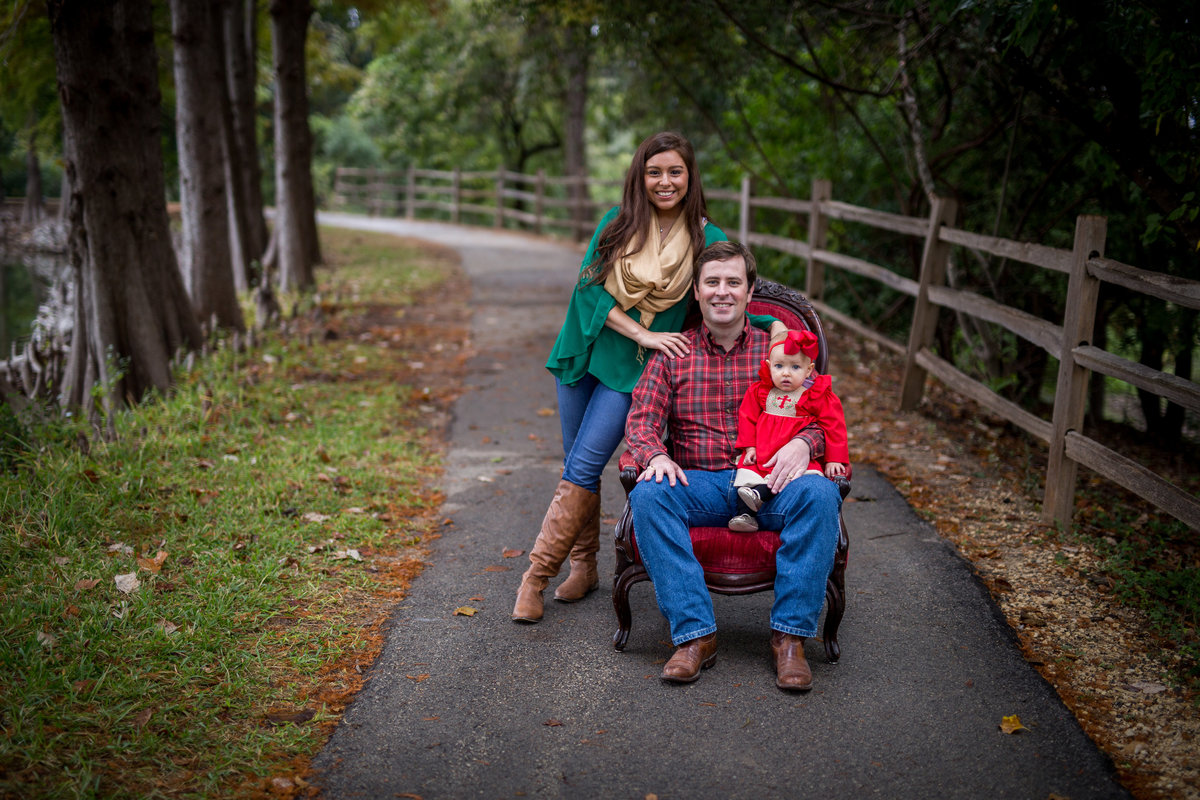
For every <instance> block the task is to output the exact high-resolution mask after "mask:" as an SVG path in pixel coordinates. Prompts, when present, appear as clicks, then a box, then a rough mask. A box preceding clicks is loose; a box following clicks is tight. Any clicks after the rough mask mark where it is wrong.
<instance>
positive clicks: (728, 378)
mask: <svg viewBox="0 0 1200 800" xmlns="http://www.w3.org/2000/svg"><path fill="white" fill-rule="evenodd" d="M756 274H757V271H756V268H755V263H754V256H753V255H752V254H751V253H750V251H749V250H748V249H747V248H746V247H745V246H744V245H741V244H739V243H736V242H718V243H717V244H714V245H712V246H711V247H708V248H707V249H705V250H704V252H703V253H701V254H700V258H699V260H698V262H697V266H696V274H695V278H694V285H693V293H694V295H695V298H696V301H697V303H698V304H699V307H700V314H701V317H702V319H703V323H702V324H701V325H700V326H699V327H698V328H695V329H693V330H690V331H687V336H688V345H689V348H690V350H689V352H688V354H687V355H686V356H682V357H679V358H670V357H667V356H665V355H664V354H662V353H656V354H655V356H654V358H653V359H652V360H651V361H650V363H649V364H648V365H647V366H646V370H645V372H644V373H643V375H642V377H641V380H639V381H638V384H637V386H636V388H634V390H633V405H632V407H631V408H630V411H629V418H628V420H627V422H626V426H625V438H626V440H627V442H628V444H629V450H630V453H631V454H632V455H633V457H634V459H635V460H636V461H637V463H638V464H640V465H645V470H644V471H643V472H642V473H641V475H640V476H639V482H638V485H637V486H636V487H635V488H634V490H633V491H632V492H631V493H630V496H629V503H630V506H631V509H632V511H633V525H634V530H636V531H637V543H638V551H639V552H640V553H641V557H642V562H643V563H644V564H645V566H646V571H647V572H648V573H649V575H650V580H651V581H653V582H654V593H655V596H656V597H657V599H658V606H659V608H660V609H661V610H662V612H663V615H664V616H665V617H666V618H667V622H668V623H669V624H670V626H671V641H672V643H673V644H674V645H675V646H676V650H675V654H674V655H673V656H672V657H671V659H670V660H669V661H667V663H666V665H665V666H664V667H663V671H662V676H661V677H662V679H663V680H666V681H671V682H675V683H690V682H692V681H694V680H696V678H698V677H699V675H700V670H701V669H705V668H707V667H710V666H712V665H713V663H714V662H715V661H716V650H717V640H716V630H717V625H716V619H715V617H714V615H713V606H712V598H711V597H709V594H708V589H707V588H706V587H705V585H704V571H703V569H702V568H701V566H700V564H699V562H697V561H696V557H695V555H693V553H692V545H691V539H690V538H689V535H688V527H689V526H690V525H700V526H722V527H723V526H724V525H725V524H726V523H727V522H728V521H729V518H730V517H731V516H733V514H734V513H735V510H736V502H737V492H736V489H735V487H734V485H733V477H734V468H733V467H734V459H735V456H736V452H735V450H734V440H735V438H736V435H737V422H738V407H739V405H740V404H741V401H742V396H743V395H744V394H745V392H746V389H747V388H748V387H749V386H750V384H751V383H752V382H753V381H754V380H755V379H756V376H757V372H758V367H759V364H761V363H762V361H763V359H764V358H766V355H767V350H768V344H769V337H768V335H767V334H766V333H765V332H763V331H761V330H758V329H756V328H754V327H753V326H751V325H750V324H749V321H748V318H747V316H746V307H747V306H748V305H749V303H750V298H751V295H752V293H753V288H754V280H755V276H756ZM824 445H825V438H824V435H823V434H822V433H821V430H820V428H818V427H816V426H809V427H807V428H805V429H804V430H802V431H801V432H800V434H798V435H797V436H796V438H794V439H793V440H792V441H790V442H788V443H787V444H785V445H784V446H783V447H782V448H780V449H779V451H778V452H777V453H776V455H775V457H774V458H773V459H771V460H770V461H768V462H766V464H765V466H766V467H767V468H769V469H770V470H771V472H770V474H768V476H767V478H766V482H767V485H768V486H769V487H770V489H771V490H772V491H773V492H775V494H776V496H775V497H773V498H772V499H771V500H769V501H767V502H766V503H764V504H763V506H762V508H761V509H760V510H759V512H758V515H759V519H760V520H761V524H762V527H763V528H764V529H767V530H778V531H780V534H781V536H780V538H781V544H780V547H779V551H778V553H777V554H776V556H775V565H776V578H775V602H774V605H773V607H772V609H771V630H772V633H771V650H772V654H773V656H774V661H775V670H776V685H777V686H778V687H779V688H781V689H785V690H796V691H807V690H808V689H811V688H812V672H811V670H810V669H809V667H808V662H807V661H806V660H805V657H804V640H805V639H806V638H811V637H813V636H816V635H817V622H818V618H819V617H820V614H821V606H822V605H823V603H824V600H825V582H826V580H827V579H828V578H829V573H830V571H831V570H832V569H833V556H834V551H835V549H836V547H837V538H838V531H839V525H838V511H839V509H840V507H841V496H840V495H839V493H838V490H837V487H836V485H835V484H834V483H833V482H832V481H830V480H829V479H827V478H825V477H824V476H821V475H805V474H804V472H805V469H806V468H807V467H808V464H809V461H810V456H811V457H820V456H821V455H822V454H823V452H824Z"/></svg>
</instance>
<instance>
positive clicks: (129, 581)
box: [113, 572, 142, 594]
mask: <svg viewBox="0 0 1200 800" xmlns="http://www.w3.org/2000/svg"><path fill="white" fill-rule="evenodd" d="M113 583H115V584H116V585H117V591H118V592H120V593H121V594H130V593H132V592H136V591H137V588H138V587H139V586H141V585H142V582H141V581H139V580H138V578H137V573H136V572H127V573H125V574H124V575H117V576H115V577H114V578H113Z"/></svg>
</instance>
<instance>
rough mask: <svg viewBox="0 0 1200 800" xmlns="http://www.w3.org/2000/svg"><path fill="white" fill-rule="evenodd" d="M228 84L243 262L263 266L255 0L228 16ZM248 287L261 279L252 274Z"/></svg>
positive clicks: (238, 2) (240, 0)
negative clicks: (256, 105)
mask: <svg viewBox="0 0 1200 800" xmlns="http://www.w3.org/2000/svg"><path fill="white" fill-rule="evenodd" d="M223 23H224V29H225V31H224V37H225V53H226V80H227V82H228V85H229V109H230V111H231V112H232V113H231V116H232V124H233V130H232V140H233V147H234V148H236V151H237V159H238V161H239V163H240V166H239V167H238V169H237V170H236V172H235V174H234V180H236V181H237V183H238V186H239V187H240V196H241V211H240V213H239V215H238V216H239V218H240V219H241V224H242V225H243V237H242V240H243V242H244V248H245V258H246V259H247V262H252V261H258V262H259V263H260V264H261V262H262V258H263V255H264V253H265V252H266V249H267V239H268V234H267V222H266V218H265V217H264V216H263V196H262V165H261V164H260V163H259V160H258V158H259V155H258V154H259V150H258V133H257V124H256V123H257V116H256V114H255V88H256V84H257V80H256V77H257V76H256V73H255V63H256V61H257V59H258V8H257V2H256V1H255V0H229V2H228V5H226V6H225V13H224V21H223ZM247 277H248V279H249V281H250V282H254V281H256V280H257V279H258V277H259V276H258V271H256V270H254V269H251V270H250V274H249V275H248V276H247Z"/></svg>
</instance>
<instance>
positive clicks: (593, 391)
mask: <svg viewBox="0 0 1200 800" xmlns="http://www.w3.org/2000/svg"><path fill="white" fill-rule="evenodd" d="M554 382H555V385H556V386H557V388H558V418H559V420H560V421H561V422H562V440H563V480H567V481H570V482H571V483H573V484H575V485H576V486H580V487H582V488H584V489H587V490H588V491H589V492H595V491H597V490H598V489H599V488H600V475H601V473H603V472H604V467H605V465H606V464H608V460H609V459H610V458H612V454H613V453H615V452H616V451H617V446H618V445H620V444H621V439H622V438H623V437H624V436H625V417H627V416H628V415H629V405H630V403H631V402H632V401H633V395H631V394H629V393H627V392H618V391H615V390H613V389H610V388H608V387H607V386H605V385H604V384H603V383H601V382H600V381H599V380H597V379H596V378H595V377H594V376H592V375H585V376H584V377H583V378H582V379H581V380H580V381H579V383H576V384H575V385H574V386H568V385H566V384H564V383H563V382H562V381H560V380H559V379H558V378H555V379H554Z"/></svg>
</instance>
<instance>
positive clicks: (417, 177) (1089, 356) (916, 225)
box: [334, 168, 1200, 530]
mask: <svg viewBox="0 0 1200 800" xmlns="http://www.w3.org/2000/svg"><path fill="white" fill-rule="evenodd" d="M572 182H575V183H576V184H577V183H578V181H577V180H573V179H566V178H549V177H546V176H545V175H543V174H541V173H539V174H537V175H532V176H531V175H522V174H520V173H514V172H509V171H505V170H499V171H496V172H473V173H467V172H458V171H454V172H444V171H435V170H419V169H409V170H407V171H402V172H391V173H389V172H382V171H374V170H356V169H348V168H342V169H339V170H338V172H337V181H336V185H335V189H334V194H335V202H337V203H339V204H341V205H343V206H349V207H357V208H360V209H363V210H366V211H369V212H371V213H375V214H389V215H399V214H401V213H403V215H404V216H406V217H409V218H413V217H414V216H415V214H416V212H417V211H420V210H432V211H435V212H438V213H439V214H440V215H441V216H442V217H443V218H446V219H448V220H449V221H451V222H457V223H468V224H469V223H471V222H474V223H475V224H480V223H481V222H482V221H484V220H486V221H487V222H490V224H492V225H494V226H495V227H504V226H505V225H506V223H508V222H515V223H519V224H520V225H522V226H524V227H525V228H527V229H529V230H532V231H534V232H537V233H541V232H544V231H546V230H548V229H559V230H565V231H566V232H567V233H568V235H570V236H572V237H573V238H576V239H582V238H584V237H586V236H588V235H589V234H590V233H591V231H592V229H593V227H594V225H595V220H596V219H597V218H598V216H599V212H601V211H603V210H606V209H607V208H609V207H611V206H612V205H614V204H615V202H616V200H617V199H618V197H619V192H620V189H619V184H617V183H614V182H606V183H600V182H596V181H587V182H585V185H586V186H587V187H588V190H589V193H591V192H594V193H596V194H604V195H606V200H605V201H602V202H595V201H592V200H589V199H580V198H579V197H578V196H577V197H576V198H575V199H574V200H572V199H571V198H570V194H569V192H568V191H567V190H566V187H567V186H568V185H569V184H571V183H572ZM614 187H616V188H615V192H614ZM706 194H707V196H708V198H709V200H710V201H729V202H736V203H737V205H738V209H739V213H738V231H737V233H738V238H739V239H740V240H741V241H743V242H745V243H746V244H748V245H751V246H754V247H759V248H769V249H772V250H776V251H779V252H782V253H788V254H791V255H794V256H797V257H799V258H802V259H804V260H805V261H806V262H807V270H806V277H805V287H804V288H805V293H806V294H807V295H808V297H809V299H810V300H812V301H813V303H814V304H815V305H816V307H817V308H818V310H819V311H820V312H821V313H822V314H823V315H825V316H827V317H829V318H831V319H833V320H835V321H836V322H838V323H840V324H842V325H845V326H846V327H848V328H850V329H852V330H854V331H855V332H857V333H859V334H860V335H863V336H866V337H868V338H870V339H872V340H874V341H876V342H878V343H879V344H881V345H883V346H884V347H887V348H889V349H891V350H893V351H894V352H896V353H899V354H902V355H903V357H904V363H905V368H904V375H903V379H902V383H901V389H900V397H899V405H900V408H902V409H905V410H908V409H912V408H915V407H916V406H917V404H918V403H920V401H921V399H922V397H923V395H924V391H925V380H926V376H927V375H932V376H933V377H935V378H937V379H938V380H940V381H942V383H944V384H945V385H946V386H948V387H950V388H951V389H953V390H954V391H956V392H958V393H959V394H962V395H964V396H965V397H969V398H971V399H972V400H974V401H975V402H977V403H979V404H980V405H982V406H983V407H984V408H986V409H988V410H989V411H991V412H992V413H994V414H996V415H998V416H1000V417H1002V418H1004V419H1005V420H1007V421H1009V422H1010V423H1012V424H1013V425H1015V426H1017V427H1018V428H1020V429H1021V430H1023V431H1025V432H1027V433H1028V434H1030V435H1031V436H1033V437H1035V438H1037V439H1039V440H1041V441H1042V442H1044V443H1045V444H1046V446H1047V448H1048V450H1049V459H1048V466H1047V471H1046V485H1045V495H1044V498H1043V504H1042V515H1043V518H1044V519H1045V520H1046V521H1047V522H1055V523H1058V524H1061V525H1067V524H1069V523H1070V520H1071V516H1072V512H1073V510H1074V501H1075V485H1076V479H1077V472H1078V467H1079V466H1080V465H1083V466H1085V467H1087V468H1088V469H1091V470H1094V471H1095V472H1097V473H1098V474H1100V475H1102V476H1104V477H1105V478H1108V479H1109V480H1111V481H1113V482H1114V483H1116V484H1118V485H1120V486H1123V487H1125V488H1126V489H1129V490H1130V491H1132V492H1134V493H1135V494H1137V495H1139V496H1141V497H1142V498H1144V499H1146V500H1148V501H1150V502H1152V503H1153V504H1155V505H1156V506H1158V507H1159V508H1161V509H1162V510H1164V511H1166V512H1168V513H1170V514H1171V515H1173V516H1175V517H1176V518H1178V519H1180V520H1182V521H1183V522H1185V523H1186V524H1188V525H1189V526H1190V527H1192V528H1193V529H1196V530H1200V500H1198V499H1197V498H1196V497H1195V496H1193V495H1192V494H1190V493H1189V492H1187V491H1185V490H1184V489H1181V488H1180V487H1178V486H1176V485H1175V484H1173V483H1171V482H1170V481H1168V480H1167V479H1165V478H1163V477H1162V476H1160V475H1158V474H1157V473H1155V472H1154V471H1153V470H1152V469H1151V468H1150V467H1149V466H1147V465H1145V464H1140V463H1138V462H1136V461H1133V460H1132V459H1130V458H1128V457H1126V456H1125V455H1123V454H1121V453H1118V452H1116V451H1114V450H1112V449H1111V448H1109V447H1106V446H1105V445H1103V444H1102V443H1100V442H1098V441H1096V440H1094V439H1091V438H1089V437H1088V436H1085V435H1084V434H1083V432H1082V428H1083V418H1084V412H1085V404H1086V399H1087V384H1088V376H1089V373H1090V372H1097V373H1100V374H1102V375H1107V376H1109V377H1112V378H1116V379H1118V380H1121V381H1124V382H1126V383H1128V384H1130V385H1132V386H1135V387H1137V388H1139V389H1144V390H1146V391H1149V392H1151V393H1153V394H1155V395H1157V396H1159V397H1163V398H1167V399H1168V400H1170V401H1171V402H1174V403H1177V404H1178V405H1180V406H1182V407H1184V408H1186V409H1188V410H1190V411H1193V412H1197V413H1200V386H1198V385H1197V384H1196V383H1194V382H1192V381H1189V380H1186V379H1184V378H1180V377H1177V376H1175V375H1171V374H1169V373H1164V372H1161V371H1159V370H1155V369H1151V368H1149V367H1146V366H1143V365H1142V364H1138V363H1135V362H1132V361H1129V360H1127V359H1124V358H1122V357H1120V356H1118V355H1116V354H1114V353H1110V352H1108V351H1106V350H1103V349H1101V348H1099V347H1095V346H1094V345H1092V341H1094V339H1095V323H1096V305H1097V302H1098V298H1099V294H1100V285H1101V283H1111V284H1115V285H1117V286H1120V287H1121V288H1122V289H1124V290H1125V291H1129V292H1136V293H1140V294H1143V295H1148V296H1150V297H1154V298H1157V299H1159V300H1162V301H1165V302H1168V303H1174V304H1176V305H1179V306H1182V307H1185V308H1190V309H1198V310H1200V281H1193V280H1185V279H1182V278H1176V277H1173V276H1170V275H1166V274H1164V273H1158V272H1151V271H1148V270H1144V269H1139V268H1137V267H1134V266H1130V265H1128V264H1122V263H1120V262H1118V261H1114V260H1112V259H1108V258H1105V257H1104V246H1105V238H1106V231H1107V220H1106V219H1105V218H1104V217H1098V216H1087V215H1085V216H1080V217H1079V218H1078V219H1077V220H1076V225H1075V241H1074V247H1073V248H1072V249H1070V250H1066V249H1062V248H1055V247H1048V246H1046V245H1040V244H1034V243H1030V242H1017V241H1012V240H1008V239H1000V238H996V237H992V236H985V235H981V234H977V233H972V232H970V231H965V230H961V229H958V228H955V227H953V225H952V223H953V221H954V219H955V214H956V211H957V209H956V206H955V203H954V201H953V200H949V199H937V200H935V202H934V203H933V207H932V209H931V212H930V215H929V216H928V217H909V216H904V215H899V214H893V213H889V212H884V211H877V210H875V209H870V208H863V207H861V206H854V205H850V204H848V203H844V202H840V201H837V200H834V199H833V187H832V185H831V183H830V182H829V181H825V180H816V181H814V182H813V184H812V195H811V197H810V198H808V199H797V198H786V197H767V196H756V195H755V194H754V193H753V191H752V184H751V182H750V180H749V179H746V180H743V182H742V185H741V187H740V188H739V189H738V190H732V191H731V190H719V189H718V190H709V191H707V192H706ZM485 201H486V202H485ZM761 209H773V210H775V211H783V212H788V213H792V214H797V215H801V216H802V217H804V218H805V220H806V222H807V226H806V227H807V238H806V240H800V239H793V238H789V237H784V236H780V235H778V234H775V233H771V232H769V231H761V230H756V229H755V226H754V218H755V213H756V211H758V210H761ZM831 220H840V221H842V222H844V223H849V224H858V225H866V226H868V227H870V228H873V229H876V230H884V231H890V232H892V233H898V234H902V235H904V236H909V237H914V238H916V239H918V240H920V241H921V242H922V245H923V250H922V257H921V264H920V271H919V276H918V278H917V279H916V280H913V279H912V278H909V277H907V276H905V275H903V274H901V273H899V272H896V271H895V270H893V269H891V268H889V267H887V266H882V265H879V264H874V263H871V262H869V261H865V260H863V259H860V258H856V257H855V256H852V255H848V254H846V253H839V252H835V251H832V250H829V249H827V243H828V230H829V222H830V221H831ZM956 246H957V247H963V248H967V249H970V250H975V251H978V252H981V253H986V254H989V255H993V256H999V257H1001V258H1006V259H1012V260H1015V261H1020V262H1022V263H1025V264H1030V265H1032V266H1035V267H1038V268H1041V269H1045V270H1049V271H1052V272H1057V273H1062V274H1064V275H1066V276H1067V299H1066V305H1065V309H1066V310H1065V314H1064V317H1063V319H1062V320H1061V321H1060V322H1052V321H1050V320H1046V319H1043V318H1041V317H1038V316H1035V315H1032V314H1030V313H1028V312H1026V311H1023V310H1021V309H1019V308H1014V307H1011V306H1006V305H1003V304H1001V303H999V302H997V301H996V300H994V299H991V298H989V297H986V296H984V295H981V294H978V293H975V292H971V291H964V290H960V289H955V288H952V287H950V286H947V285H946V271H947V264H948V263H949V259H950V255H951V252H952V249H953V248H954V247H956ZM830 268H832V269H839V270H843V271H845V272H849V273H853V274H855V275H859V276H862V277H865V278H868V279H871V280H874V281H877V282H878V283H881V284H883V285H884V286H887V287H888V288H890V289H892V290H894V291H896V292H899V293H901V294H904V295H908V296H909V297H911V298H913V302H914V306H913V313H912V323H911V327H910V331H909V336H908V342H907V343H906V344H905V343H900V342H896V341H894V340H893V339H891V338H889V337H887V336H885V335H883V334H881V333H879V332H878V331H875V330H873V329H871V328H870V327H868V326H866V325H865V324H863V323H862V322H860V321H859V320H856V319H854V318H853V317H850V316H848V315H846V314H844V313H842V312H840V311H838V310H837V309H835V308H833V307H831V306H830V305H828V304H827V303H826V302H825V300H824V295H825V273H826V270H827V269H830ZM941 309H949V310H952V311H956V312H959V313H962V314H966V315H969V316H973V317H976V318H978V319H982V320H986V321H988V322H990V323H993V324H995V325H998V326H1000V327H1002V328H1004V329H1005V330H1008V331H1010V332H1012V333H1013V334H1015V335H1017V336H1020V337H1021V338H1023V339H1025V340H1027V341H1029V342H1031V343H1032V344H1034V345H1036V346H1038V347H1041V348H1042V349H1043V350H1045V351H1046V352H1047V353H1048V354H1049V355H1050V356H1053V357H1054V358H1055V359H1056V360H1057V361H1058V363H1059V370H1058V379H1057V384H1056V391H1055V396H1054V408H1053V413H1052V415H1051V418H1050V419H1049V420H1046V419H1043V418H1041V417H1039V416H1037V415H1035V414H1032V413H1030V412H1029V411H1026V410H1025V409H1023V408H1021V407H1020V406H1018V405H1016V404H1015V403H1013V402H1011V401H1009V400H1006V399H1005V398H1003V397H1001V396H1000V395H999V394H997V393H996V392H994V391H992V390H991V389H990V388H988V387H987V386H986V385H984V384H983V383H981V382H979V381H977V380H975V379H974V378H971V377H970V376H968V375H966V374H965V373H963V372H962V371H960V370H959V369H958V368H956V367H955V366H954V365H953V364H951V363H950V362H948V361H946V360H945V359H943V358H942V357H941V356H939V355H937V354H936V353H934V352H933V350H932V346H933V341H934V334H935V331H936V329H937V321H938V313H939V311H940V310H941Z"/></svg>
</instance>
